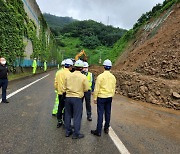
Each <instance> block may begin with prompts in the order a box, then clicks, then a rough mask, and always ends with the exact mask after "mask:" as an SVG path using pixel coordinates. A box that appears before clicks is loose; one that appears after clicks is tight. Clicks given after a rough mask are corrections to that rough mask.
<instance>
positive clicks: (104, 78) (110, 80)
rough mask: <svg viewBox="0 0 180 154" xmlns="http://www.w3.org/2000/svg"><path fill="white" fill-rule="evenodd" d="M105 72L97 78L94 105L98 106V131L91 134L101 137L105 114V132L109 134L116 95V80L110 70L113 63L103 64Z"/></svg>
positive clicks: (106, 61) (107, 61) (92, 131)
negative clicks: (112, 107)
mask: <svg viewBox="0 0 180 154" xmlns="http://www.w3.org/2000/svg"><path fill="white" fill-rule="evenodd" d="M103 66H104V69H105V71H104V72H103V73H102V74H100V75H99V76H98V77H97V80H96V84H95V90H94V103H95V104H97V114H98V118H97V127H96V130H91V133H92V134H93V135H96V136H101V130H102V124H103V114H104V112H105V125H104V132H105V133H106V134H108V133H109V126H110V125H109V124H110V117H111V103H112V97H113V96H114V94H115V88H116V78H115V76H114V75H113V74H111V72H110V69H111V67H112V63H111V61H110V60H109V59H107V60H105V61H104V63H103Z"/></svg>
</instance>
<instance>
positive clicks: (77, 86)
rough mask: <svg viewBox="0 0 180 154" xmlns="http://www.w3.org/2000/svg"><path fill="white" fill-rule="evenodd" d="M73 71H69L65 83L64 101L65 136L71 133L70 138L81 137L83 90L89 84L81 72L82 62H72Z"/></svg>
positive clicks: (84, 90)
mask: <svg viewBox="0 0 180 154" xmlns="http://www.w3.org/2000/svg"><path fill="white" fill-rule="evenodd" d="M74 66H75V71H74V72H73V73H71V74H70V75H69V76H68V77H67V79H66V83H65V89H66V102H65V110H66V111H65V128H66V137H69V136H70V135H71V134H73V136H72V139H80V138H83V137H84V135H83V134H81V133H80V128H81V120H82V110H83V102H82V98H83V96H84V92H86V91H88V89H89V84H88V80H87V78H86V76H85V75H83V74H82V73H81V71H82V69H83V66H84V63H83V61H81V60H77V61H76V62H75V64H74ZM72 117H73V125H74V132H73V131H72V127H71V118H72Z"/></svg>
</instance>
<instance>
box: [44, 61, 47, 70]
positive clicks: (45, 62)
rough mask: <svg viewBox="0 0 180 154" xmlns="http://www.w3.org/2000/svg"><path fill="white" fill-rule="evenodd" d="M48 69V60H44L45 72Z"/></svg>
mask: <svg viewBox="0 0 180 154" xmlns="http://www.w3.org/2000/svg"><path fill="white" fill-rule="evenodd" d="M46 71H47V61H46V60H45V61H44V72H46Z"/></svg>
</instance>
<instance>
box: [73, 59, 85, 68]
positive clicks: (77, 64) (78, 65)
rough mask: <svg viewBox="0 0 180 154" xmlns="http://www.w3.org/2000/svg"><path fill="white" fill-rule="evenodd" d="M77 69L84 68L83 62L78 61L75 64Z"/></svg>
mask: <svg viewBox="0 0 180 154" xmlns="http://www.w3.org/2000/svg"><path fill="white" fill-rule="evenodd" d="M74 66H75V67H84V63H83V61H82V60H77V61H76V62H75V64H74Z"/></svg>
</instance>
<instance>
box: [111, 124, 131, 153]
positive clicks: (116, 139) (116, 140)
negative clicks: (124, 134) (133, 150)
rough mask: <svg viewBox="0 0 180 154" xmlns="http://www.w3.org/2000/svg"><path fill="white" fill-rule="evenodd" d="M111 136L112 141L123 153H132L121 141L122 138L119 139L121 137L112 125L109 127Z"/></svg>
mask: <svg viewBox="0 0 180 154" xmlns="http://www.w3.org/2000/svg"><path fill="white" fill-rule="evenodd" d="M109 136H110V137H111V139H112V141H113V142H114V144H115V145H116V147H117V149H118V150H119V152H120V153H121V154H130V152H129V151H128V149H126V147H125V146H124V144H123V143H122V142H121V140H120V139H119V137H118V136H117V135H116V133H115V132H114V130H113V129H112V128H111V127H109Z"/></svg>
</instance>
